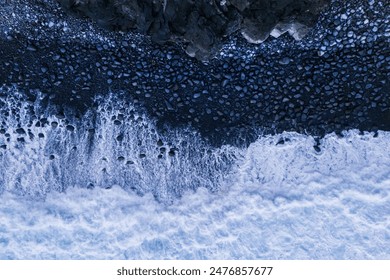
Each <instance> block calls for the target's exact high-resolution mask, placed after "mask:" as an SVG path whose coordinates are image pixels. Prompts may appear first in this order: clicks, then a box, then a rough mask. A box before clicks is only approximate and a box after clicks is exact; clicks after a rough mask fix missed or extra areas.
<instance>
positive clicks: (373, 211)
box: [0, 89, 390, 259]
mask: <svg viewBox="0 0 390 280" xmlns="http://www.w3.org/2000/svg"><path fill="white" fill-rule="evenodd" d="M2 93H4V94H2V95H1V98H0V102H1V105H2V106H1V108H2V109H1V110H2V111H1V113H0V123H1V126H2V129H3V130H4V131H2V133H1V134H0V147H1V148H0V193H1V195H0V259H389V258H390V132H385V131H379V132H378V133H367V132H366V133H360V132H359V131H356V130H350V131H344V132H343V137H340V136H338V135H336V134H329V135H326V136H325V137H324V138H323V139H321V140H320V143H319V145H318V143H317V141H316V139H314V138H313V137H312V136H308V135H302V134H297V133H293V132H284V133H282V134H278V135H273V136H271V135H261V134H259V138H258V139H257V140H256V141H255V142H253V143H252V144H251V145H249V147H232V146H223V147H219V148H214V147H211V146H209V145H208V144H207V143H206V142H204V141H203V140H202V138H201V137H200V136H199V135H198V134H197V133H196V132H194V131H192V130H191V129H189V128H188V129H187V128H186V129H175V130H169V131H167V132H165V133H161V132H158V130H157V129H156V124H155V122H154V121H153V120H152V119H150V118H148V116H147V115H145V114H143V113H142V112H140V111H137V110H138V109H137V108H136V107H135V106H134V105H132V104H129V103H128V102H122V101H118V100H116V99H115V98H113V97H111V98H106V99H105V100H104V101H103V100H102V101H101V102H98V103H99V106H97V107H96V108H93V110H91V111H90V112H87V113H86V114H85V115H84V116H82V117H81V118H79V119H78V120H76V119H74V120H69V119H67V118H63V117H58V116H57V117H56V116H54V115H53V114H51V113H50V110H46V109H42V108H43V107H42V106H41V105H40V98H37V101H35V102H29V101H27V100H26V99H25V98H24V97H23V94H21V93H20V92H18V91H17V90H16V89H2ZM37 96H39V93H37ZM115 121H116V122H115ZM20 128H22V129H23V131H21V130H20ZM118 136H120V137H119V138H118ZM21 138H23V139H21ZM161 148H165V151H164V149H163V151H162V150H161ZM169 151H172V152H171V155H169Z"/></svg>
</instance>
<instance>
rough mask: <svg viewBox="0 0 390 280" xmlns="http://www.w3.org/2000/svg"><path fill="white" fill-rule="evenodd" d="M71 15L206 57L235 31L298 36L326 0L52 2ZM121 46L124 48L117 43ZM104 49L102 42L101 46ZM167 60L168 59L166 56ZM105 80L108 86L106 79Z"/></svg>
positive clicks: (257, 36) (260, 36) (250, 36)
mask: <svg viewBox="0 0 390 280" xmlns="http://www.w3.org/2000/svg"><path fill="white" fill-rule="evenodd" d="M57 1H58V2H59V3H60V4H61V5H62V7H63V8H64V9H65V10H67V11H69V12H71V13H73V14H77V15H86V16H89V17H90V18H92V19H94V20H95V21H96V22H97V23H99V24H100V25H102V26H104V27H106V28H110V29H114V30H122V31H126V30H135V31H138V32H140V33H143V34H147V35H150V36H151V38H152V40H153V41H154V42H156V43H165V42H168V41H175V40H176V41H179V42H184V43H185V44H187V46H186V53H187V54H188V55H189V56H192V57H196V58H198V59H200V60H207V59H208V58H209V57H210V56H212V55H213V54H214V53H215V52H216V51H217V50H218V49H219V48H220V47H221V46H222V42H223V40H224V38H226V37H227V36H229V35H232V34H233V33H235V32H237V31H239V30H240V31H241V34H242V35H243V36H244V37H245V38H246V39H247V40H248V41H249V42H252V43H261V42H263V41H264V40H266V39H267V38H268V36H269V35H270V33H271V32H272V31H273V29H275V32H273V35H275V36H278V35H279V34H282V33H284V32H287V31H288V32H289V33H290V34H291V35H292V36H293V37H294V38H295V39H301V38H302V37H303V36H304V35H305V34H306V33H307V31H308V29H309V27H312V26H313V25H314V24H315V22H316V20H317V17H318V15H319V13H320V11H321V10H322V9H323V8H324V7H325V6H326V5H327V4H328V3H329V2H330V0H306V1H304V0H284V1H273V0H230V1H209V0H197V1H192V0H165V1H155V0H144V1H139V0H78V1H74V0H57ZM126 44H127V43H126ZM122 45H123V46H125V45H124V44H123V43H122ZM103 49H104V46H103ZM167 59H169V60H170V59H172V55H171V54H168V55H167ZM107 82H108V83H109V84H110V83H112V80H111V79H109V80H107Z"/></svg>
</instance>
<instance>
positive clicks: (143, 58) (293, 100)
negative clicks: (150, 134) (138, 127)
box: [0, 0, 390, 145]
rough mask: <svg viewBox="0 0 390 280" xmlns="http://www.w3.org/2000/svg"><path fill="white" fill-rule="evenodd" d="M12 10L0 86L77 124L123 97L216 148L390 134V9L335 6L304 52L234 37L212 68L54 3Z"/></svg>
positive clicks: (175, 47) (7, 9) (281, 41)
mask: <svg viewBox="0 0 390 280" xmlns="http://www.w3.org/2000/svg"><path fill="white" fill-rule="evenodd" d="M38 2H39V3H38ZM7 3H8V4H7ZM7 3H6V4H5V5H2V7H1V8H0V15H1V16H3V18H4V19H5V20H4V21H3V22H2V23H1V25H0V27H1V35H0V44H1V48H0V65H1V68H0V77H1V78H0V84H1V85H4V86H8V87H10V86H16V87H17V88H18V89H20V90H21V91H23V92H25V93H26V95H28V96H29V98H30V99H31V100H33V99H34V98H35V97H34V92H36V90H39V91H40V92H42V93H43V94H44V98H43V101H42V104H48V106H49V105H50V106H51V107H52V108H54V109H53V110H57V112H54V113H55V114H65V113H66V117H67V118H68V119H69V123H70V124H71V123H72V118H75V117H76V116H78V117H80V116H82V114H83V113H84V112H85V111H86V110H87V109H88V108H90V107H93V106H94V105H93V104H94V100H96V96H104V95H106V94H108V93H109V92H113V93H118V95H119V93H121V94H120V96H121V98H124V99H125V100H128V101H129V102H131V103H135V104H138V105H139V106H140V107H141V108H144V109H145V110H146V111H147V113H148V114H149V115H150V116H151V117H153V118H156V119H158V122H159V124H160V127H161V129H163V128H164V127H166V126H168V127H169V126H174V127H178V126H179V127H180V126H184V127H186V126H190V127H193V128H195V129H196V130H198V131H199V132H200V133H201V134H202V135H203V136H204V137H205V139H209V140H210V142H211V143H213V144H215V145H221V144H227V143H228V144H237V143H238V144H239V143H240V142H241V143H242V142H245V143H248V141H249V142H250V141H251V139H253V138H252V136H253V137H257V135H258V133H259V131H262V132H263V133H278V132H282V131H297V132H300V133H307V134H312V135H318V136H322V135H325V134H326V133H330V132H336V133H341V132H342V131H343V130H346V129H360V130H365V131H376V130H390V98H389V93H390V91H389V64H390V57H389V56H388V52H387V50H386V46H387V47H388V45H389V32H388V31H386V26H388V22H389V19H388V17H387V18H386V9H385V7H383V3H382V4H381V2H376V1H375V2H374V1H371V2H370V1H350V2H349V3H338V2H337V1H335V2H332V4H331V5H330V6H329V8H328V9H327V10H325V13H324V15H323V16H322V17H321V19H320V22H319V23H318V24H317V25H316V27H315V28H314V29H313V31H311V33H310V34H308V36H306V37H305V39H302V40H301V41H300V42H297V41H295V40H294V39H293V38H291V37H289V36H281V37H279V38H278V39H273V38H270V39H269V40H267V41H266V42H264V43H263V44H260V45H251V44H249V43H247V42H246V41H245V40H244V39H240V38H236V37H231V38H230V39H229V40H230V41H229V42H230V43H229V42H228V43H225V44H224V45H223V47H222V50H220V51H219V53H218V55H217V56H216V58H215V59H212V60H210V61H209V62H208V63H203V62H201V61H199V60H197V59H194V58H191V57H189V56H188V55H186V53H185V51H183V49H182V46H181V45H180V44H172V43H170V44H169V43H168V44H164V45H158V44H154V43H153V42H152V41H150V40H149V38H148V37H144V36H142V35H139V34H133V33H131V32H130V33H126V34H123V33H121V32H119V33H115V32H114V33H113V32H109V31H105V30H102V29H99V27H97V26H95V25H94V24H93V23H90V22H89V21H88V20H85V19H76V18H73V17H70V16H68V15H67V14H65V13H63V12H62V10H61V9H60V7H59V6H58V5H57V4H56V3H54V1H34V0H21V1H14V2H12V3H11V2H7ZM26 3H27V4H29V7H30V8H29V10H28V11H26V10H25V9H24V8H23V5H22V4H26ZM12 14H13V15H14V16H12ZM88 36H90V37H91V38H92V39H88V38H89V37H88ZM94 37H96V38H100V39H96V38H95V39H94ZM101 38H103V39H101ZM232 42H233V43H232ZM248 50H250V55H248ZM242 54H244V55H242ZM1 126H3V125H1ZM1 128H3V127H1ZM3 129H6V128H3ZM251 135H252V136H251ZM239 136H242V137H243V138H244V140H243V141H241V140H238V138H239Z"/></svg>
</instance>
